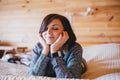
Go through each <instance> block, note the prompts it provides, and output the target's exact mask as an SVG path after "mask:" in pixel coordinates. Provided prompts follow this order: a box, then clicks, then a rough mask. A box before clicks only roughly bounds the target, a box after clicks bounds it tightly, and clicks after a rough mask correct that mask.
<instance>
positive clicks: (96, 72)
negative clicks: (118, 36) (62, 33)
mask: <svg viewBox="0 0 120 80" xmlns="http://www.w3.org/2000/svg"><path fill="white" fill-rule="evenodd" d="M83 57H84V58H85V59H86V61H87V67H88V70H87V71H86V72H85V73H84V74H83V75H82V78H85V79H88V78H89V79H95V78H98V77H100V76H103V75H106V74H110V73H116V72H117V73H120V44H102V45H95V46H88V47H83Z"/></svg>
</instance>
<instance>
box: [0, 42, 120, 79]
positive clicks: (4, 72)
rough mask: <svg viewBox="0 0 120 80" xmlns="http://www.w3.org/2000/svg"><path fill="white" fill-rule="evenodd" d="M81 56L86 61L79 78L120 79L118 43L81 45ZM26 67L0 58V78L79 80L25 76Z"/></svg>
mask: <svg viewBox="0 0 120 80" xmlns="http://www.w3.org/2000/svg"><path fill="white" fill-rule="evenodd" d="M22 55H23V54H22ZM83 57H84V58H85V59H86V61H87V71H86V72H85V73H84V74H83V75H82V79H81V80H84V79H96V80H120V44H101V45H94V46H86V47H83ZM28 69H29V67H28V66H27V65H23V64H22V65H21V64H13V63H8V62H7V61H3V60H0V80H79V79H62V78H51V77H43V76H27V71H28Z"/></svg>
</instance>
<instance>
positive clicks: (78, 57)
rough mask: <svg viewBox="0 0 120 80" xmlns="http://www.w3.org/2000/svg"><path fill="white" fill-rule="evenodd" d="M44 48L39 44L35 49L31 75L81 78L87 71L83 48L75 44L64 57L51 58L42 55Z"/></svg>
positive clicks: (30, 70) (29, 72)
mask: <svg viewBox="0 0 120 80" xmlns="http://www.w3.org/2000/svg"><path fill="white" fill-rule="evenodd" d="M41 52H42V47H41V45H40V43H37V44H36V45H35V47H34V48H33V55H32V60H31V65H30V69H29V71H28V74H29V75H35V76H48V77H57V78H80V76H81V74H82V73H83V72H84V71H85V68H86V65H85V64H86V62H85V60H84V59H83V58H82V47H81V46H80V45H79V44H78V43H75V44H74V45H73V47H72V48H71V49H70V50H69V51H67V53H63V52H61V53H62V55H63V56H62V57H55V58H51V56H50V55H48V56H44V55H43V54H41Z"/></svg>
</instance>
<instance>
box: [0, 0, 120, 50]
mask: <svg viewBox="0 0 120 80" xmlns="http://www.w3.org/2000/svg"><path fill="white" fill-rule="evenodd" d="M88 9H89V10H90V11H88ZM49 13H58V14H61V15H64V16H66V17H67V18H68V19H69V20H70V22H71V25H72V28H73V30H74V32H75V34H76V36H77V42H78V43H80V44H81V45H83V46H87V45H96V44H104V43H120V0H101V1H98V0H0V45H13V46H27V47H30V48H32V47H33V45H34V44H35V43H36V42H37V41H38V39H37V35H38V32H39V27H40V24H41V22H42V20H43V18H44V17H45V16H46V15H47V14H49Z"/></svg>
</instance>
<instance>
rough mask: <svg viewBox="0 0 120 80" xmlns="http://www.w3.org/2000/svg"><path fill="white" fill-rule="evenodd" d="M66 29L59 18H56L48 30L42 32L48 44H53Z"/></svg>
mask: <svg viewBox="0 0 120 80" xmlns="http://www.w3.org/2000/svg"><path fill="white" fill-rule="evenodd" d="M63 31H64V27H63V25H62V23H61V22H60V20H59V19H54V20H53V21H52V22H51V23H50V24H49V25H48V26H47V30H46V31H44V32H43V33H42V35H43V38H44V39H45V41H46V42H47V44H50V45H51V44H53V43H54V42H55V41H56V40H57V39H58V37H59V35H60V34H61V33H62V32H63Z"/></svg>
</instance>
